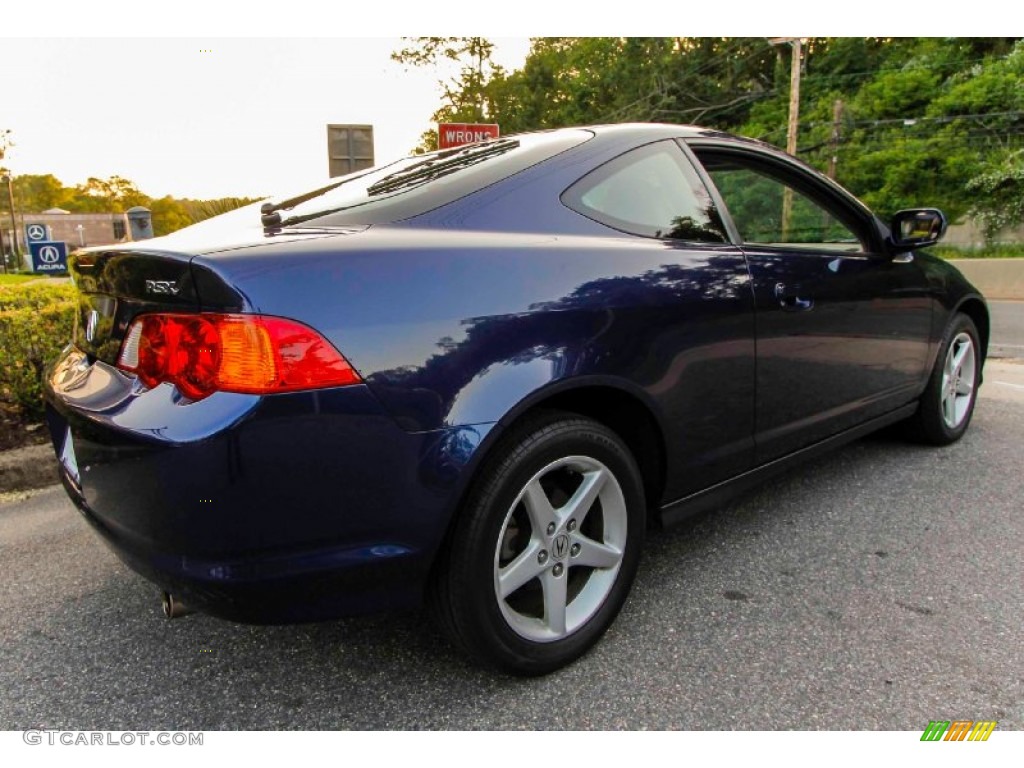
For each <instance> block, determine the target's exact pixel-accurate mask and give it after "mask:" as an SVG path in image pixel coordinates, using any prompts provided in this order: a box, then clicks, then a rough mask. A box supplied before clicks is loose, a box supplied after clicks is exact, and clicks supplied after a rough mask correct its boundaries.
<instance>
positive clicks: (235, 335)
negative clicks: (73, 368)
mask: <svg viewBox="0 0 1024 768" xmlns="http://www.w3.org/2000/svg"><path fill="white" fill-rule="evenodd" d="M117 367H118V368H120V369H121V370H123V371H129V372H131V373H135V374H137V375H138V377H139V378H140V379H141V380H142V382H143V384H145V385H146V386H147V387H153V386H156V385H157V384H159V383H160V382H163V381H166V382H169V383H171V384H174V385H175V386H176V387H177V388H178V389H179V390H181V392H182V394H184V395H185V396H186V397H189V398H191V399H192V400H199V399H201V398H203V397H206V396H207V395H211V394H213V393H214V392H246V393H252V394H260V395H262V394H272V393H274V392H292V391H295V390H299V389H317V388H320V387H337V386H344V385H346V384H357V383H359V382H360V381H362V379H361V378H360V377H359V374H358V373H356V372H355V371H354V370H353V369H352V366H350V365H349V364H348V361H347V360H345V358H344V357H342V355H341V353H340V352H338V350H336V349H335V348H334V347H333V346H331V344H330V342H328V341H327V340H326V339H324V338H323V337H322V336H321V335H320V334H318V333H317V332H316V331H314V330H313V329H312V328H309V327H307V326H305V325H303V324H302V323H297V322H295V321H294V320H286V319H284V318H281V317H263V316H262V315H220V314H197V315H142V316H140V317H138V318H136V319H135V321H134V322H133V323H132V325H131V328H129V330H128V334H127V336H126V337H125V340H124V343H123V344H122V346H121V354H120V356H119V357H118V361H117Z"/></svg>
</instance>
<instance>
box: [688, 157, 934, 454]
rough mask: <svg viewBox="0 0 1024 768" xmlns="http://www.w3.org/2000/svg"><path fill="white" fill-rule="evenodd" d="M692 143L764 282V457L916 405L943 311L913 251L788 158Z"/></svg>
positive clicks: (760, 320) (759, 437)
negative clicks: (900, 247)
mask: <svg viewBox="0 0 1024 768" xmlns="http://www.w3.org/2000/svg"><path fill="white" fill-rule="evenodd" d="M691 148H692V149H693V150H694V152H695V154H696V156H697V158H698V159H699V161H700V163H701V164H702V165H703V168H704V170H705V171H706V172H707V174H708V176H709V178H710V181H711V182H712V183H713V186H714V187H715V189H716V190H717V192H718V194H719V195H720V196H721V200H722V207H723V214H724V215H727V216H728V217H729V220H730V222H731V224H732V226H733V227H734V230H735V231H734V235H735V236H737V237H738V238H739V242H740V245H741V248H742V250H743V252H744V254H745V255H746V259H747V264H748V266H749V269H750V274H751V278H752V281H753V289H754V303H755V310H756V318H757V319H756V338H757V395H756V427H755V443H756V446H757V447H756V454H757V461H758V463H763V462H766V461H770V460H772V459H775V458H778V457H780V456H784V455H786V454H788V453H791V452H793V451H795V450H798V449H800V448H802V447H805V446H807V445H810V444H812V443H815V442H817V441H819V440H822V439H825V438H827V437H829V436H831V435H834V434H838V433H839V432H842V431H844V430H846V429H849V428H851V427H854V426H856V425H858V424H860V423H863V422H866V421H868V420H870V419H872V418H874V417H877V416H880V415H882V414H884V413H886V412H888V411H891V410H894V409H896V408H898V407H900V406H901V405H904V404H905V403H907V402H910V401H911V400H913V398H914V397H915V396H916V394H917V391H918V390H919V389H920V385H921V382H922V381H923V377H924V373H925V369H926V365H927V358H928V339H929V333H930V329H931V312H932V306H931V299H930V298H929V293H928V290H927V283H926V279H925V276H924V273H923V271H922V270H921V269H920V268H919V267H918V265H917V264H916V263H915V262H914V260H913V257H912V256H906V255H901V256H893V255H891V254H887V253H886V252H885V247H884V243H883V242H882V241H881V234H880V230H879V228H878V226H877V224H876V222H875V219H874V217H873V216H872V215H871V214H870V212H868V211H867V209H865V208H864V207H863V206H861V205H860V204H859V203H857V202H856V201H855V200H853V199H852V198H847V197H846V196H845V195H844V194H843V193H842V191H841V190H839V189H838V188H837V187H836V186H835V185H832V184H831V183H829V182H828V181H826V180H823V179H819V178H817V177H816V174H814V173H812V172H810V171H808V170H806V169H804V168H803V167H801V166H800V165H798V164H797V163H794V162H792V161H790V160H787V159H786V156H784V155H781V153H779V154H775V153H771V152H769V151H767V150H764V151H762V150H759V149H756V148H753V147H747V146H729V145H726V144H714V143H711V144H700V143H694V144H691Z"/></svg>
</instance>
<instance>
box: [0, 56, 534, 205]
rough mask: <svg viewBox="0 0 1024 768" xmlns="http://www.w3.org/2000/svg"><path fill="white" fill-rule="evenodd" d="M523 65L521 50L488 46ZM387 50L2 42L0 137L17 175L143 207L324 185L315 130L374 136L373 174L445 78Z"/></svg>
mask: <svg viewBox="0 0 1024 768" xmlns="http://www.w3.org/2000/svg"><path fill="white" fill-rule="evenodd" d="M494 41H495V43H496V45H497V50H496V55H495V59H496V61H497V62H498V63H501V64H502V65H504V66H506V67H507V68H510V69H511V68H515V67H519V66H521V65H522V63H523V60H524V59H525V57H526V53H527V51H528V49H529V41H528V39H526V38H525V37H523V38H494ZM401 45H402V40H401V38H399V37H391V38H335V39H296V38H262V39H238V38H201V39H200V38H161V39H138V38H136V39H131V38H110V39H13V40H4V41H3V59H4V61H5V62H13V66H11V67H7V68H5V69H6V72H7V74H6V75H5V76H4V77H3V83H4V85H3V88H2V92H3V99H2V103H3V104H4V105H15V106H14V108H9V107H8V106H4V107H0V128H9V129H10V130H11V131H12V135H11V138H12V140H13V141H14V144H15V146H14V147H13V148H12V149H11V150H10V151H9V152H8V155H7V157H6V158H5V161H4V163H5V164H6V165H7V166H8V167H9V168H10V169H11V170H12V171H13V172H14V173H15V174H16V175H20V174H29V173H33V174H42V173H52V174H54V175H55V176H56V177H57V178H59V179H60V180H61V181H62V182H64V184H65V185H73V184H77V183H81V182H84V181H85V179H87V178H88V177H90V176H99V177H103V178H105V177H108V176H111V175H114V174H117V175H120V176H123V177H125V178H128V179H131V180H132V181H134V182H135V183H136V185H137V186H138V188H139V189H140V190H142V191H143V192H145V193H146V194H147V195H149V196H151V197H161V196H163V195H167V194H169V195H173V196H174V197H191V198H199V199H206V198H215V197H227V196H251V197H257V196H264V195H269V194H272V193H275V192H280V191H287V190H290V189H294V188H298V187H302V186H304V185H308V184H310V183H313V184H315V183H317V182H319V181H321V180H322V179H325V178H326V177H327V129H326V126H327V124H328V123H369V124H372V125H373V126H374V140H375V142H374V143H375V147H374V149H375V158H376V160H377V162H378V163H382V162H389V161H391V160H394V159H397V158H399V157H403V156H405V155H407V154H409V152H410V151H411V150H412V149H413V147H415V146H416V145H417V144H418V143H419V138H420V134H422V133H423V131H425V130H427V129H428V128H431V127H432V124H431V123H430V115H431V114H432V113H433V111H434V110H435V109H437V107H438V106H439V104H440V102H441V92H440V89H439V86H438V84H437V81H438V79H439V77H442V76H445V75H447V74H449V73H450V70H449V71H438V70H433V69H423V68H407V67H405V66H403V65H401V64H398V63H397V62H393V61H391V60H390V54H391V52H392V51H394V50H396V49H397V48H399V47H400V46H401Z"/></svg>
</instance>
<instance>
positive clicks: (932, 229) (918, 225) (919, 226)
mask: <svg viewBox="0 0 1024 768" xmlns="http://www.w3.org/2000/svg"><path fill="white" fill-rule="evenodd" d="M889 229H890V231H891V233H892V234H891V235H890V240H889V247H890V248H891V250H893V251H896V252H897V253H900V252H902V251H912V250H914V249H915V248H924V247H926V246H929V245H935V244H936V243H937V242H939V240H940V239H941V238H942V236H943V235H944V234H946V216H945V214H943V213H942V211H940V210H939V209H938V208H910V209H908V210H906V211H900V212H899V213H897V214H896V215H895V216H893V217H892V224H891V225H890V226H889Z"/></svg>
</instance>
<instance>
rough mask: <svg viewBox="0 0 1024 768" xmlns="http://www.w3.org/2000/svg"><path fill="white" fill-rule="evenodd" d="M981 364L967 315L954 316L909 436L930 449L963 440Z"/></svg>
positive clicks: (972, 326)
mask: <svg viewBox="0 0 1024 768" xmlns="http://www.w3.org/2000/svg"><path fill="white" fill-rule="evenodd" d="M981 364H982V357H981V346H980V344H979V343H978V330H977V328H976V327H975V325H974V322H973V321H972V320H971V318H969V317H968V316H967V315H964V314H957V315H955V316H954V317H953V320H952V322H950V324H949V326H948V327H947V329H946V333H945V334H944V335H943V341H942V345H941V347H940V348H939V354H938V357H937V359H936V361H935V368H934V369H933V370H932V374H931V377H930V378H929V379H928V386H927V387H926V388H925V391H924V394H923V395H921V400H920V403H919V407H918V410H917V413H915V414H914V416H913V417H911V418H910V420H909V421H908V426H909V427H910V431H911V434H912V436H914V437H916V438H918V439H920V440H922V441H924V442H927V443H931V444H933V445H948V444H949V443H953V442H955V441H957V440H959V439H960V438H961V436H963V434H964V432H966V431H967V427H968V425H969V424H970V423H971V416H972V415H973V413H974V403H975V401H976V400H977V393H978V385H979V383H980V381H981Z"/></svg>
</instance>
